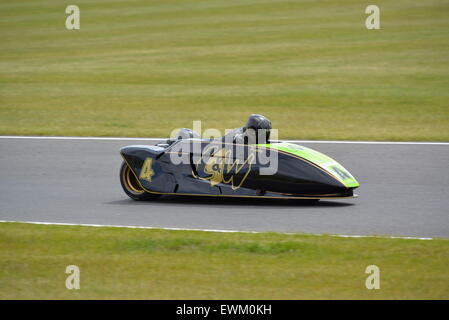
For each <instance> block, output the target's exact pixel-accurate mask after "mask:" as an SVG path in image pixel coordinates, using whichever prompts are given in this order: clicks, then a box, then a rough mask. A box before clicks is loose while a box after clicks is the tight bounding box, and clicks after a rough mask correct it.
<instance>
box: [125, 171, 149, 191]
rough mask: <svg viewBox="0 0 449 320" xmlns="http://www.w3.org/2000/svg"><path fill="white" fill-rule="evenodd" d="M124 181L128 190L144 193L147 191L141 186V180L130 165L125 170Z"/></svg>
mask: <svg viewBox="0 0 449 320" xmlns="http://www.w3.org/2000/svg"><path fill="white" fill-rule="evenodd" d="M123 181H124V182H125V185H126V188H127V189H128V191H130V192H132V193H135V194H142V193H144V192H145V191H144V190H143V189H142V187H141V186H140V184H139V181H137V178H136V176H135V175H134V173H133V172H132V171H131V169H130V168H129V167H128V166H126V168H125V170H123Z"/></svg>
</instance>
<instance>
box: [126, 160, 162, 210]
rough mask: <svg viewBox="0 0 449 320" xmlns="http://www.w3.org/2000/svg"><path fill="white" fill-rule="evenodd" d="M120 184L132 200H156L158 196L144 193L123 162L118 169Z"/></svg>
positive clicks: (132, 173)
mask: <svg viewBox="0 0 449 320" xmlns="http://www.w3.org/2000/svg"><path fill="white" fill-rule="evenodd" d="M120 184H121V185H122V188H123V191H125V193H126V194H127V195H128V197H130V198H131V199H134V200H138V201H139V200H148V199H155V198H158V197H159V196H160V195H159V194H156V193H149V192H146V191H145V190H144V189H143V188H142V186H141V185H140V183H139V180H137V177H136V176H135V174H134V172H132V170H131V168H130V167H129V166H128V164H127V163H126V162H125V161H123V163H122V166H121V167H120Z"/></svg>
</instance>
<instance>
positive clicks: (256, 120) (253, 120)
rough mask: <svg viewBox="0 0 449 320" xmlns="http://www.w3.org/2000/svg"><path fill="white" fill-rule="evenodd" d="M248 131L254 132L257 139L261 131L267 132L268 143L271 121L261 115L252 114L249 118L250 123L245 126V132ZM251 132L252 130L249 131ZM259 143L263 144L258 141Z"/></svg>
mask: <svg viewBox="0 0 449 320" xmlns="http://www.w3.org/2000/svg"><path fill="white" fill-rule="evenodd" d="M248 129H252V130H254V133H255V134H256V137H258V136H257V135H258V132H259V130H260V129H263V130H265V132H266V143H268V141H269V140H270V131H271V121H270V120H268V118H266V117H264V116H262V115H260V114H252V115H250V116H249V117H248V121H247V122H246V125H245V131H247V130H248ZM249 131H251V130H249ZM257 143H262V141H260V142H259V141H258V142H257Z"/></svg>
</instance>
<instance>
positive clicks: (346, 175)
mask: <svg viewBox="0 0 449 320" xmlns="http://www.w3.org/2000/svg"><path fill="white" fill-rule="evenodd" d="M331 168H332V170H334V172H335V173H336V174H338V175H339V176H340V178H342V179H343V180H346V179H351V176H350V175H348V174H347V173H346V172H345V171H343V170H341V169H340V168H339V167H337V166H332V167H331Z"/></svg>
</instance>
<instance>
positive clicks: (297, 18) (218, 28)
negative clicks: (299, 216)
mask: <svg viewBox="0 0 449 320" xmlns="http://www.w3.org/2000/svg"><path fill="white" fill-rule="evenodd" d="M72 3H73V1H60V0H21V1H6V0H0V11H1V14H2V19H1V20H0V30H1V31H0V134H3V135H5V134H7V135H9V134H17V135H80V136H86V135H95V136H157V137H161V136H168V134H169V132H170V131H171V130H172V129H174V128H177V127H191V126H192V120H203V129H205V128H210V127H214V128H219V129H220V130H223V129H225V128H235V127H237V126H240V125H242V124H243V123H244V121H245V119H246V117H247V116H248V114H250V113H256V112H257V113H262V114H265V115H267V116H268V117H269V118H271V119H272V122H273V125H274V126H275V127H276V128H278V129H279V130H280V137H281V138H301V139H354V140H434V141H448V140H449V130H448V128H449V107H448V101H449V77H448V74H449V59H448V57H449V19H448V12H449V10H448V9H449V1H447V0H435V1H416V0H397V1H387V0H379V1H376V4H377V5H378V6H379V7H380V9H381V30H367V29H366V28H365V18H366V17H367V15H366V14H365V13H364V11H365V7H366V5H367V4H369V3H362V2H360V1H358V0H342V1H330V0H328V1H313V0H294V1H293V0H292V1H278V0H227V1H219V0H195V1H193V0H174V1H173V0H164V1H162V0H159V1H148V0H132V1H117V0H107V1H106V0H96V1H93V0H77V1H76V4H77V5H78V6H79V7H80V9H81V30H79V31H68V30H66V29H65V18H66V14H65V7H66V6H67V5H68V4H72Z"/></svg>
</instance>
